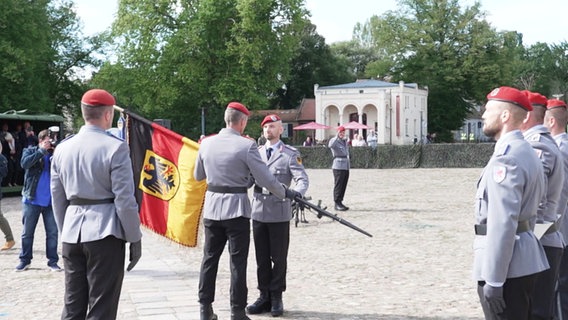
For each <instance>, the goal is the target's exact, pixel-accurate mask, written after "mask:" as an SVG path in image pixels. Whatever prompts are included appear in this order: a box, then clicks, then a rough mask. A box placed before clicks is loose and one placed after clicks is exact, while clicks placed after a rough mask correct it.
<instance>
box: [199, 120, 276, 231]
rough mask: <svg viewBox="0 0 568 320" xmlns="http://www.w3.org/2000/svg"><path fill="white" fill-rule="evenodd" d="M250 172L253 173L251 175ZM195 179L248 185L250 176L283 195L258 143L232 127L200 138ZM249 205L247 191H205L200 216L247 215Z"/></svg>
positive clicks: (211, 182)
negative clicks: (259, 151)
mask: <svg viewBox="0 0 568 320" xmlns="http://www.w3.org/2000/svg"><path fill="white" fill-rule="evenodd" d="M251 175H252V177H251ZM193 176H194V177H195V180H197V181H202V180H205V179H207V185H209V186H217V187H245V188H246V187H250V186H251V185H252V182H251V178H254V179H255V180H256V183H257V184H259V185H261V186H264V187H266V188H267V189H268V190H269V191H270V192H272V193H274V194H275V195H276V196H277V197H279V198H281V199H283V198H284V197H285V189H284V186H283V185H282V184H281V183H280V182H279V181H278V179H276V177H274V175H272V174H271V173H270V171H269V170H268V168H267V167H266V164H265V163H264V162H263V161H262V159H261V158H260V154H259V153H258V146H257V145H256V142H254V141H253V140H251V139H248V138H245V137H242V136H241V135H240V134H239V133H238V132H237V131H236V130H233V129H231V128H224V129H221V131H220V132H219V134H218V135H215V136H212V137H208V138H206V139H203V141H201V146H200V147H199V152H198V153H197V158H196V160H195V169H194V172H193ZM250 216H251V205H250V201H249V198H248V194H247V193H218V192H211V191H209V190H208V191H207V192H206V193H205V204H204V206H203V218H205V219H210V220H217V221H220V220H228V219H234V218H238V217H246V218H250Z"/></svg>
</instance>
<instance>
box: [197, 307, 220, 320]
mask: <svg viewBox="0 0 568 320" xmlns="http://www.w3.org/2000/svg"><path fill="white" fill-rule="evenodd" d="M199 314H200V315H201V316H200V319H201V320H217V315H216V314H214V313H213V307H212V306H211V305H210V304H202V305H201V308H200V310H199Z"/></svg>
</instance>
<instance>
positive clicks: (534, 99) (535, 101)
mask: <svg viewBox="0 0 568 320" xmlns="http://www.w3.org/2000/svg"><path fill="white" fill-rule="evenodd" d="M522 92H523V93H524V94H525V95H526V96H527V98H529V101H530V103H531V104H532V105H533V106H541V107H546V101H547V99H546V97H545V96H543V95H542V94H540V93H538V92H531V91H528V90H523V91H522Z"/></svg>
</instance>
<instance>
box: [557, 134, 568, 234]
mask: <svg viewBox="0 0 568 320" xmlns="http://www.w3.org/2000/svg"><path fill="white" fill-rule="evenodd" d="M554 141H556V144H557V145H558V148H559V149H560V153H561V154H562V156H563V158H564V159H563V160H564V185H563V186H562V196H561V197H560V202H559V203H558V212H563V214H562V216H561V217H560V223H559V224H560V233H561V234H562V236H563V237H564V243H565V244H568V217H567V216H566V214H567V213H568V212H567V211H568V179H567V177H566V176H567V175H568V174H567V173H568V134H566V133H561V134H558V135H556V136H554Z"/></svg>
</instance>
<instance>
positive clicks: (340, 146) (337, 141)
mask: <svg viewBox="0 0 568 320" xmlns="http://www.w3.org/2000/svg"><path fill="white" fill-rule="evenodd" d="M327 146H328V147H329V148H330V149H331V153H332V155H333V164H332V166H331V169H332V170H333V179H334V181H335V184H334V187H333V201H334V202H335V210H337V211H345V210H349V207H347V206H345V205H344V204H343V197H344V196H345V190H346V189H347V182H348V181H349V169H350V163H349V147H348V146H347V141H346V140H345V128H344V127H343V126H340V127H338V128H337V135H336V136H335V137H333V138H331V139H330V140H329V143H328V145H327Z"/></svg>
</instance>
